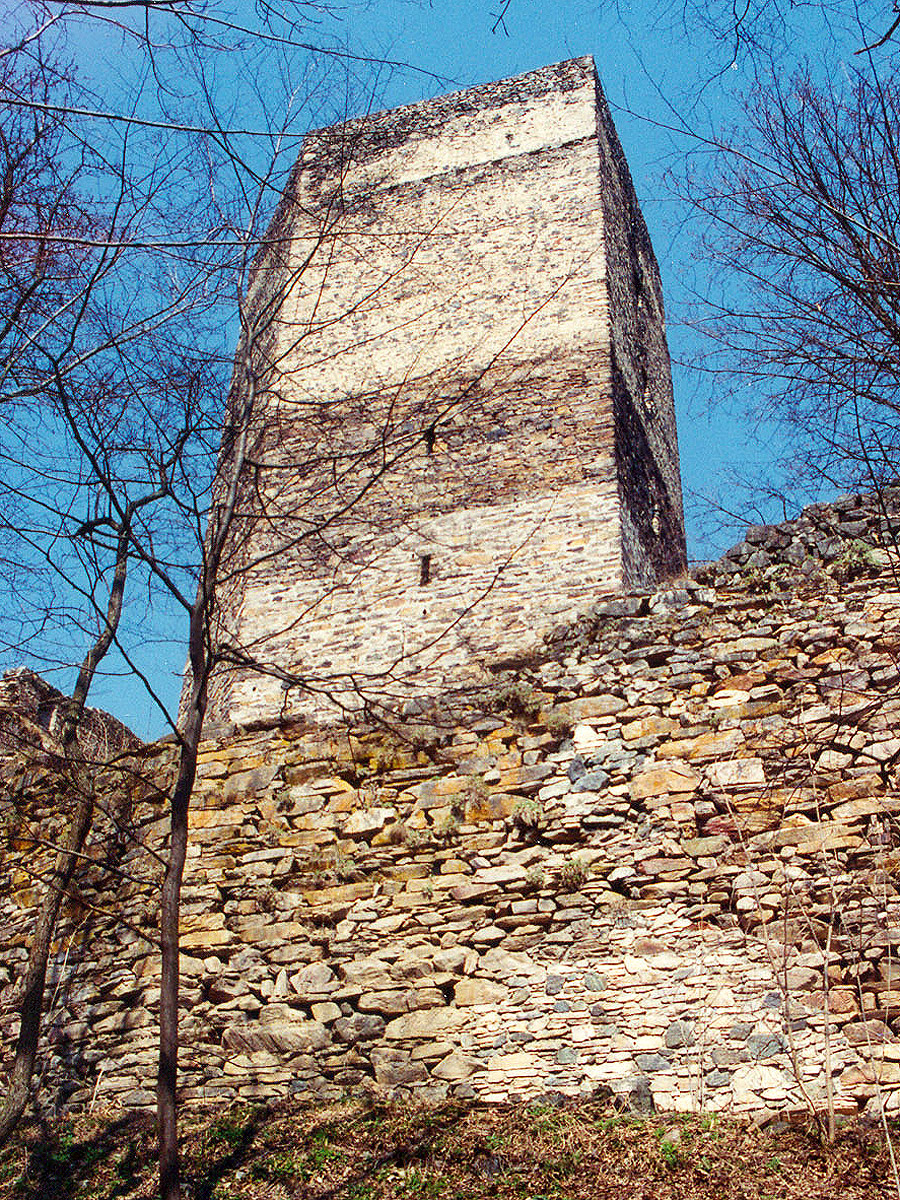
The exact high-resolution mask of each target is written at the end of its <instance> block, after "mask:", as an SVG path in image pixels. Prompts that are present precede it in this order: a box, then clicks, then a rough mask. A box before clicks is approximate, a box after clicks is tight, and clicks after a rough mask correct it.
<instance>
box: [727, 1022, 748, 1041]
mask: <svg viewBox="0 0 900 1200" xmlns="http://www.w3.org/2000/svg"><path fill="white" fill-rule="evenodd" d="M752 1032H753V1022H752V1021H740V1022H738V1024H736V1025H732V1027H731V1028H730V1029H729V1030H728V1036H729V1037H730V1038H735V1039H736V1040H738V1041H742V1042H745V1041H746V1040H747V1038H748V1037H749V1036H750V1034H751V1033H752Z"/></svg>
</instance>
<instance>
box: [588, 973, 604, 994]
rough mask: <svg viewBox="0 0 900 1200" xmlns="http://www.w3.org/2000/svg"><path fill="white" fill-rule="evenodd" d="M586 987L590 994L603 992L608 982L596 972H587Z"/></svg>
mask: <svg viewBox="0 0 900 1200" xmlns="http://www.w3.org/2000/svg"><path fill="white" fill-rule="evenodd" d="M584 986H585V987H586V988H587V990H588V991H589V992H602V991H603V990H604V988H605V987H606V980H605V979H604V978H603V976H602V975H598V974H597V972H596V971H585V973H584Z"/></svg>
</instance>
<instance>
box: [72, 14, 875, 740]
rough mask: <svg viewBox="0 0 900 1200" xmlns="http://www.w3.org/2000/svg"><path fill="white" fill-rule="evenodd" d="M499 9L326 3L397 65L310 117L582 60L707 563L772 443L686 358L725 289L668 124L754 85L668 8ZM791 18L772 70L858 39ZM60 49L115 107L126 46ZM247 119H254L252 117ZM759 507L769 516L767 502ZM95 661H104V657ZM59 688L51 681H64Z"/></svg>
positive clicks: (125, 709)
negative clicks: (653, 277)
mask: <svg viewBox="0 0 900 1200" xmlns="http://www.w3.org/2000/svg"><path fill="white" fill-rule="evenodd" d="M760 2H762V0H760ZM501 7H502V0H486V2H484V3H481V2H479V0H433V3H430V4H429V3H417V2H414V0H375V2H372V3H363V4H353V3H351V4H349V5H348V6H347V7H346V8H345V9H343V10H337V11H339V12H340V14H341V18H342V19H341V23H340V24H333V23H332V22H331V18H329V17H327V16H324V17H323V18H322V20H323V24H322V25H321V26H320V27H319V29H318V30H317V29H316V28H313V29H312V30H311V36H312V37H313V38H317V37H321V36H329V37H331V36H333V37H334V38H335V39H337V41H339V42H341V43H342V44H343V45H345V46H346V47H347V48H348V49H349V50H351V51H352V52H354V53H356V54H371V55H373V56H375V57H377V58H382V59H391V60H395V61H396V62H398V63H402V64H406V65H405V66H396V67H381V68H379V69H378V70H377V71H371V70H369V69H368V68H366V67H354V68H353V70H352V72H351V71H349V70H348V79H349V77H350V76H351V74H352V76H353V81H352V83H347V85H346V87H342V86H341V84H340V83H339V84H338V85H337V87H335V88H334V89H333V91H332V92H331V93H330V95H329V98H328V102H327V104H326V105H325V106H324V107H322V108H320V109H318V110H317V115H318V116H319V119H318V120H317V121H314V123H319V124H321V123H322V118H323V117H324V118H325V119H335V118H337V117H340V116H341V115H344V114H345V113H346V114H347V115H354V114H355V113H357V112H359V111H362V110H365V108H366V107H372V106H374V107H376V108H390V107H394V106H396V105H399V104H404V103H411V102H414V101H417V100H420V99H424V98H427V97H429V96H433V95H435V94H438V93H441V92H446V91H452V90H456V89H457V88H463V87H468V86H471V85H474V84H478V83H482V82H487V81H490V80H494V79H500V78H504V77H507V76H510V75H515V74H519V73H521V72H525V71H529V70H533V69H535V68H537V67H541V66H544V65H546V64H548V63H553V62H557V61H560V60H563V59H566V58H572V57H576V56H580V55H583V54H592V55H593V56H594V59H595V62H596V64H597V68H598V72H599V74H600V78H601V82H602V84H603V88H604V91H605V92H606V95H607V99H608V100H609V102H610V105H611V107H612V109H613V113H614V117H615V121H616V125H617V128H618V131H619V136H620V139H621V141H622V144H623V146H624V149H625V153H626V156H627V159H628V162H629V165H630V167H631V171H632V175H633V178H634V181H635V186H636V189H637V193H638V197H639V200H640V203H641V207H642V210H643V212H644V215H645V217H646V220H647V223H648V226H649V228H650V231H651V236H652V238H653V242H654V246H655V249H656V254H657V258H658V260H659V263H660V268H661V273H662V279H663V288H664V293H665V296H666V306H667V313H668V322H669V341H670V349H671V352H672V356H673V360H674V366H675V394H676V407H677V413H678V423H679V441H680V450H681V458H682V476H683V481H684V486H685V492H686V497H687V500H688V536H689V553H690V555H691V557H693V558H705V557H710V556H712V555H714V554H716V553H720V552H721V551H722V550H723V549H725V548H726V547H727V545H728V544H730V543H731V542H732V541H733V540H735V535H734V532H733V531H731V532H726V531H723V530H719V531H718V532H716V533H713V534H712V535H711V536H710V535H709V533H708V530H707V529H706V527H705V526H704V522H703V519H702V513H703V502H702V499H701V498H703V497H714V498H715V497H720V498H725V499H726V500H727V501H728V503H729V504H730V505H732V506H733V505H735V504H739V503H740V502H739V501H738V500H736V499H735V496H736V493H735V491H734V488H733V486H732V484H731V482H730V475H729V473H730V471H731V470H732V469H733V468H734V467H735V466H739V467H741V468H743V469H744V470H745V471H746V470H748V469H749V471H750V473H751V474H752V473H753V472H756V473H758V474H760V475H766V474H767V473H768V474H771V463H772V461H773V460H774V458H775V457H776V456H777V454H778V453H779V451H780V449H781V448H782V447H781V444H780V442H779V439H778V436H777V434H776V433H775V432H774V431H773V430H772V429H769V428H766V427H760V426H759V425H758V424H757V423H756V421H755V420H754V418H753V415H752V414H753V400H754V397H753V395H752V394H750V393H748V395H747V397H746V402H743V401H742V402H741V403H738V404H735V403H734V402H728V403H726V401H725V399H724V397H723V395H721V394H719V392H718V391H717V388H716V385H715V384H714V383H713V382H711V381H710V380H709V378H708V377H705V376H703V375H701V374H698V373H697V372H696V371H695V370H694V369H693V368H691V367H690V366H688V365H686V364H687V361H688V360H690V359H692V358H693V357H694V356H695V355H696V353H697V351H698V346H699V343H698V339H697V337H696V335H695V334H693V333H692V331H691V329H690V327H689V323H688V317H689V312H690V309H691V305H692V303H693V298H694V293H696V294H699V295H700V296H702V295H704V294H705V293H706V292H707V291H709V290H710V289H712V288H713V287H714V286H715V287H719V286H725V287H726V288H727V286H728V285H727V281H724V282H723V281H722V280H720V279H717V278H716V277H715V276H714V275H713V274H711V273H710V271H709V269H708V267H707V266H706V264H705V263H704V262H703V259H702V257H701V256H700V255H699V254H698V243H697V222H696V219H695V216H694V214H693V213H692V211H691V209H690V208H689V207H687V206H686V205H685V204H684V203H683V202H681V201H680V200H679V199H678V198H677V196H676V194H675V192H674V191H673V188H672V183H671V178H672V177H673V176H674V177H676V178H677V177H678V175H679V174H681V173H683V171H684V169H685V165H686V163H687V162H688V160H689V158H690V156H692V155H693V154H694V153H695V152H696V151H697V149H698V143H697V142H696V141H695V140H694V139H693V138H692V137H691V136H690V135H689V134H686V133H684V132H681V133H678V132H676V131H675V129H674V128H673V127H676V128H677V127H679V126H683V127H686V128H689V129H692V130H694V131H695V132H697V133H700V134H703V133H706V132H709V131H713V132H716V133H720V132H721V131H722V130H724V129H726V128H728V127H729V126H731V125H733V124H734V125H739V124H740V122H741V119H742V115H743V110H742V106H743V103H744V100H743V96H744V95H746V93H747V92H748V90H749V89H750V88H751V84H752V79H751V76H750V75H749V73H748V64H747V63H746V62H745V61H744V59H743V58H742V57H740V56H739V57H738V60H737V61H736V62H732V61H731V58H732V51H731V48H730V46H728V45H725V44H722V43H721V42H717V41H716V40H714V39H713V38H712V37H710V36H709V34H708V32H707V31H706V30H704V29H703V28H701V27H700V26H699V25H698V23H697V22H696V21H695V20H692V19H690V17H689V16H685V15H684V10H683V9H682V8H681V7H680V6H677V5H676V6H670V5H667V4H664V3H654V2H652V0H651V2H648V3H637V4H634V5H631V6H628V7H625V6H621V5H616V4H596V3H588V2H586V0H555V2H554V3H551V4H545V3H535V2H529V0H511V2H510V3H509V5H508V6H507V7H506V10H505V16H504V21H503V24H502V26H501V27H499V28H496V29H494V28H493V26H494V24H495V16H496V14H497V13H498V11H499V10H500V8H501ZM235 8H236V12H238V14H240V13H241V12H243V13H244V15H245V16H246V17H247V19H248V20H251V19H252V15H251V14H252V8H253V6H252V3H250V0H235ZM726 10H730V6H726ZM788 12H789V13H790V14H792V16H793V17H795V18H796V21H797V25H796V29H795V31H794V34H793V36H792V38H791V39H789V41H788V43H787V46H786V48H785V51H784V60H783V63H782V66H783V67H784V66H785V65H786V66H787V67H789V66H790V64H791V63H792V62H797V61H799V59H800V58H801V57H802V56H807V57H808V58H809V59H810V60H811V62H812V65H813V69H814V70H815V71H823V72H829V73H835V72H840V71H841V69H842V66H843V65H844V64H849V63H850V62H851V61H852V51H853V49H854V48H855V47H856V46H857V45H858V44H859V41H860V39H859V37H858V36H856V34H855V33H853V32H852V31H851V32H850V33H849V34H847V35H846V36H843V35H841V34H840V33H837V34H836V33H835V29H834V27H833V25H827V24H826V23H825V22H824V20H823V18H822V15H821V6H820V5H818V4H810V5H808V6H807V5H804V4H797V5H796V6H791V7H790V8H789V9H788ZM71 50H72V53H73V55H74V57H75V58H76V60H78V61H79V62H80V64H81V65H82V66H83V67H84V69H86V70H87V71H88V73H89V74H90V75H91V76H92V78H93V81H94V86H95V89H96V91H97V93H98V95H99V96H100V98H101V100H104V101H107V102H108V103H109V104H110V105H113V104H119V103H121V101H122V97H123V96H125V95H127V94H128V92H129V89H131V87H132V85H133V80H134V76H135V72H136V71H137V65H136V63H132V62H131V60H130V58H129V50H128V48H127V43H126V47H125V49H124V50H123V47H122V45H121V42H120V39H119V37H118V35H117V34H116V33H115V31H113V30H109V29H107V30H106V31H105V32H98V29H97V26H96V24H91V25H87V26H84V27H83V28H81V29H73V31H72V35H71ZM216 67H217V70H218V73H219V76H220V83H221V85H222V86H223V88H224V89H225V92H226V93H227V91H228V88H229V87H232V90H233V91H234V92H235V98H237V96H238V88H237V82H236V77H234V79H233V77H232V75H231V71H232V66H231V60H229V59H228V58H227V57H225V56H224V55H223V56H222V58H221V61H217V64H216ZM296 69H297V71H298V75H299V74H301V73H302V70H303V62H302V57H301V58H298V60H297V62H296ZM150 82H151V83H152V80H151V81H150ZM348 95H349V97H350V98H349V99H347V96H348ZM152 106H153V92H152V86H148V87H147V89H146V90H145V92H144V94H143V96H142V98H141V101H140V104H139V106H138V111H139V112H147V113H149V112H150V111H151V110H152ZM237 111H238V112H240V105H238V106H237ZM320 114H321V115H320ZM258 115H259V114H258V112H257V113H255V114H253V116H254V119H255V118H256V117H258ZM742 511H743V510H742ZM770 515H771V517H772V518H773V519H780V514H779V513H777V512H772V513H771V514H770ZM747 517H748V520H755V519H757V514H755V513H752V512H749V511H748V512H747ZM171 628H172V629H173V630H174V629H179V628H180V625H179V624H172V626H171ZM183 657H184V655H183V650H182V648H181V646H180V645H179V644H178V642H177V640H176V639H175V638H171V639H170V638H169V637H167V634H166V619H164V620H163V621H162V629H161V639H160V641H159V642H158V643H155V644H154V645H153V646H152V647H151V646H148V647H146V648H145V651H144V661H145V663H146V665H147V668H148V671H149V672H150V673H151V674H152V676H153V678H154V681H155V682H156V683H157V685H158V686H159V688H160V690H161V692H162V693H163V694H164V695H165V696H166V697H167V698H168V699H169V701H170V702H171V701H173V700H174V699H175V698H176V697H177V692H178V677H179V673H180V670H181V666H182V664H183ZM107 666H110V667H112V668H113V669H114V664H113V663H112V662H110V663H108V664H107ZM58 682H59V683H60V685H61V686H62V685H64V683H65V679H64V678H60V679H59V680H58ZM91 699H92V702H93V703H95V704H97V705H100V706H104V707H107V708H109V709H110V710H111V711H113V712H115V713H116V714H117V715H119V716H121V717H122V719H124V720H125V721H127V722H128V723H129V724H130V725H131V726H132V727H133V728H134V729H135V731H136V732H137V733H138V734H140V735H141V736H144V737H149V736H154V735H158V734H159V733H161V732H163V731H164V730H163V726H162V723H161V719H160V718H159V716H158V715H157V714H155V713H154V712H153V711H152V709H151V707H150V706H149V705H148V701H147V697H146V694H145V693H144V692H143V690H142V689H141V687H140V685H139V684H138V683H137V682H136V681H134V680H132V679H127V678H108V679H106V680H101V681H98V685H97V687H96V689H95V691H94V693H93V695H92V698H91Z"/></svg>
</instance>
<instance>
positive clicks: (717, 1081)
mask: <svg viewBox="0 0 900 1200" xmlns="http://www.w3.org/2000/svg"><path fill="white" fill-rule="evenodd" d="M703 1082H704V1083H705V1084H706V1086H707V1087H708V1088H723V1087H728V1085H729V1083H731V1072H730V1071H722V1070H720V1069H719V1068H716V1070H714V1071H710V1072H709V1073H708V1074H707V1075H704V1076H703Z"/></svg>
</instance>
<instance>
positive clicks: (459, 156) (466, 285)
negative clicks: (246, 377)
mask: <svg viewBox="0 0 900 1200" xmlns="http://www.w3.org/2000/svg"><path fill="white" fill-rule="evenodd" d="M273 230H274V231H275V234H274V235H273V239H272V245H271V246H270V247H269V248H268V249H267V250H266V252H265V253H264V254H263V256H262V258H261V260H260V262H259V264H258V265H257V270H256V281H255V284H254V287H255V289H256V291H255V301H254V304H255V308H254V309H253V311H254V312H257V313H259V314H261V315H260V316H259V321H260V322H261V323H262V328H261V330H260V331H259V332H258V334H257V335H256V340H255V341H253V340H252V339H250V335H249V334H248V338H247V339H245V346H244V349H243V350H242V351H241V352H239V356H238V357H239V362H240V359H241V354H242V353H247V354H249V355H250V357H251V358H252V359H253V360H254V363H255V380H254V386H255V387H256V388H257V393H258V395H257V420H258V428H257V430H256V435H257V437H258V440H259V444H258V446H256V447H255V448H254V452H253V459H254V462H260V463H264V464H265V466H264V468H263V469H261V470H260V471H259V472H258V473H257V472H254V473H253V477H252V479H251V480H249V486H248V493H247V502H246V504H245V506H244V510H243V513H242V521H239V525H238V531H237V532H236V535H235V539H234V542H235V553H234V555H233V561H234V563H235V565H236V566H237V567H238V568H239V569H238V571H236V572H235V575H234V579H233V581H232V584H231V588H230V590H229V588H228V587H227V586H226V589H225V592H224V593H223V600H224V603H223V605H222V608H223V633H224V636H225V637H226V639H227V640H228V641H229V642H231V643H232V644H236V645H237V646H239V647H242V648H243V649H244V650H246V651H247V652H248V653H249V654H250V655H252V656H253V657H254V658H256V659H257V660H262V661H264V662H267V663H271V664H273V665H274V667H275V668H276V669H275V670H274V671H273V672H272V673H271V674H270V675H269V676H265V675H260V674H259V672H256V673H251V672H249V671H241V670H240V669H237V670H231V671H230V672H223V673H222V674H220V675H219V677H218V678H217V680H216V681H215V682H214V685H213V689H212V693H211V713H212V715H213V717H214V718H215V719H218V720H231V721H234V722H237V723H239V724H242V723H246V722H248V721H251V720H256V719H265V718H269V719H271V718H272V717H274V716H276V715H278V714H283V715H298V714H302V715H307V716H309V715H312V716H319V717H322V716H323V715H324V714H328V715H333V713H334V711H335V705H334V700H335V698H336V697H337V698H338V699H339V700H340V701H342V702H343V703H345V704H347V705H348V706H349V707H351V708H359V707H360V706H361V704H362V701H363V699H364V698H365V697H367V696H372V695H374V696H376V697H377V698H379V699H381V700H385V699H387V700H388V702H391V701H392V700H393V699H394V698H395V697H397V696H403V695H409V694H411V693H415V694H423V693H424V694H433V693H434V692H435V691H437V690H440V689H441V688H442V687H443V686H446V684H447V681H450V680H458V679H459V678H460V677H461V675H462V674H463V673H464V672H465V671H466V669H467V668H471V677H473V678H478V677H479V675H480V674H482V673H483V669H484V664H485V663H487V662H490V661H491V660H492V659H493V658H495V657H496V656H497V654H498V652H499V651H501V650H502V649H506V650H511V649H513V648H516V649H519V650H524V649H527V648H528V647H530V646H531V645H532V644H533V643H534V641H535V635H536V634H538V635H539V634H540V633H542V632H544V631H545V630H546V629H547V628H549V627H551V626H552V625H553V624H556V623H558V622H559V621H560V620H563V619H571V618H572V617H573V616H574V615H575V614H576V613H577V612H578V611H579V610H580V608H582V607H583V606H584V605H585V604H586V603H588V602H589V601H590V599H591V598H592V597H593V596H595V595H596V594H597V593H598V592H599V591H615V590H618V589H620V588H622V587H623V586H624V587H637V586H640V587H644V586H651V585H652V584H653V583H654V582H655V581H656V580H657V579H660V578H663V577H666V576H668V575H670V574H671V573H672V572H673V571H678V570H680V569H682V568H683V567H684V565H685V556H684V555H685V552H684V534H683V517H682V510H681V492H680V483H679V477H678V455H677V443H676V439H675V430H674V411H673V403H672V392H671V375H670V369H669V360H668V354H667V351H666V345H665V331H664V318H663V314H662V298H661V292H660V286H659V276H658V270H657V267H656V263H655V260H654V258H653V253H652V249H651V247H650V243H649V239H648V238H647V233H646V229H645V227H644V224H643V220H642V218H641V216H640V213H639V211H638V207H637V201H636V198H635V196H634V191H633V188H632V185H631V180H630V177H629V175H628V170H627V167H626V165H625V163H624V158H623V156H622V152H621V148H620V147H619V144H618V140H617V138H616V135H615V131H614V129H613V127H612V122H611V119H610V117H609V113H608V111H607V108H606V104H605V101H604V99H603V97H602V94H601V92H600V90H599V85H598V84H597V81H596V76H595V72H594V66H593V62H592V61H591V60H590V59H576V60H573V61H572V62H570V63H565V64H559V65H558V66H557V67H555V68H548V69H547V70H546V71H538V72H534V73H532V74H530V75H526V76H522V77H520V78H518V79H516V80H507V81H504V82H503V83H501V84H497V85H488V86H486V87H482V88H475V89H471V90H470V91H467V92H463V93H459V94H457V95H455V96H450V97H442V98H440V99H438V100H436V101H429V102H427V103H425V104H422V105H413V106H411V107H409V108H404V109H399V110H396V111H394V112H390V113H382V114H375V116H373V117H369V118H366V119H364V120H360V121H352V122H348V123H347V124H345V125H341V126H337V127H334V128H332V129H327V130H323V131H320V132H318V133H315V134H311V135H309V137H308V138H307V139H306V141H305V143H304V150H303V153H302V156H301V160H300V164H299V166H298V170H297V172H296V173H295V176H294V180H293V183H292V185H291V191H290V193H289V194H288V196H287V197H286V198H285V201H284V203H283V205H282V208H281V210H280V211H279V214H278V216H277V218H276V221H275V224H274V226H273ZM267 304H268V305H269V306H270V307H269V308H266V305H267ZM251 307H252V306H251ZM273 312H274V313H275V315H274V316H272V313H273ZM267 322H268V323H267ZM236 380H237V382H236V385H235V386H236V395H237V397H238V399H240V397H242V396H243V395H244V394H245V392H244V391H243V390H242V386H243V385H242V384H241V383H240V372H238V374H237V375H236Z"/></svg>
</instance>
